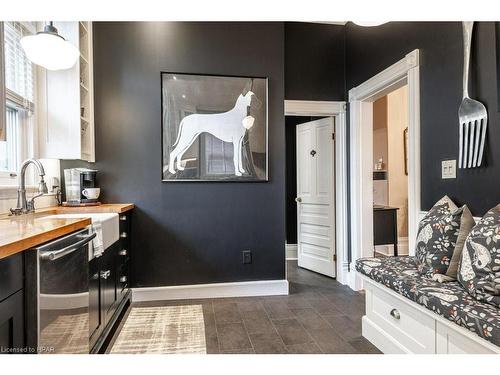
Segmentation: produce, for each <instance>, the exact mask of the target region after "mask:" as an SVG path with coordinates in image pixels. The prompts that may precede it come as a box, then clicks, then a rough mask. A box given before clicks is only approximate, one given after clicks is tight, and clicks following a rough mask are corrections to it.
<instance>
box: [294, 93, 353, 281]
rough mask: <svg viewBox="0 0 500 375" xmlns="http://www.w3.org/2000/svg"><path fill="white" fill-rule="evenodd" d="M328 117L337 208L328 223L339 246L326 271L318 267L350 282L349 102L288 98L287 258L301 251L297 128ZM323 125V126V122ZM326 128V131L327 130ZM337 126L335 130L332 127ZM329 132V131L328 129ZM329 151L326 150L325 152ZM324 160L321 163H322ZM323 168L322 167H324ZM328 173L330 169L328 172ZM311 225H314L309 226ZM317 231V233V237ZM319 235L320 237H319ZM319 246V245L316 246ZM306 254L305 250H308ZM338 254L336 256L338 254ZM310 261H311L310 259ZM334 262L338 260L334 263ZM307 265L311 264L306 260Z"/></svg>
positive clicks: (339, 279) (332, 236)
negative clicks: (299, 249)
mask: <svg viewBox="0 0 500 375" xmlns="http://www.w3.org/2000/svg"><path fill="white" fill-rule="evenodd" d="M321 119H326V120H323V121H326V122H328V124H326V123H325V124H323V127H324V129H329V130H328V132H329V133H328V134H329V136H328V140H329V146H330V147H331V159H330V160H331V168H332V173H329V175H330V176H331V188H330V194H331V198H332V201H331V204H332V205H333V207H334V208H333V212H332V213H331V216H330V217H329V219H328V221H327V223H326V224H327V225H326V226H329V227H330V228H331V230H332V233H331V235H330V237H331V238H330V239H331V241H333V244H334V245H335V247H333V246H331V247H330V249H331V250H330V251H333V249H334V250H335V254H333V253H330V255H329V256H328V260H329V263H330V266H329V267H328V270H327V271H326V272H322V271H321V269H320V268H319V269H317V270H318V271H319V272H322V273H324V274H328V275H329V276H334V277H336V278H337V281H339V282H341V283H346V279H345V275H346V271H347V266H348V262H347V259H348V246H347V224H348V219H347V160H346V155H347V150H346V147H347V136H346V106H345V102H326V101H323V102H320V101H302V100H286V101H285V123H286V139H287V141H286V144H287V150H286V155H287V163H286V165H287V167H286V174H287V179H286V185H287V187H286V190H287V203H286V207H287V215H286V217H287V243H286V244H285V247H286V254H287V260H290V259H293V258H295V259H297V258H298V256H299V254H298V248H299V246H298V244H299V240H298V238H300V234H298V232H299V231H300V229H299V230H297V226H298V225H297V224H299V219H298V216H297V213H298V207H297V205H298V203H297V202H296V201H295V198H298V195H297V187H298V186H297V149H296V146H297V129H298V126H300V125H299V124H303V123H307V122H314V121H317V120H320V121H322V120H321ZM320 128H321V126H320ZM324 129H323V131H326V130H324ZM330 129H333V130H330ZM332 133H334V134H335V140H333V139H332ZM325 134H326V133H325ZM333 142H335V147H333ZM313 149H314V148H312V149H309V150H308V154H307V155H309V157H310V158H314V157H315V156H316V155H317V152H318V150H316V149H314V151H316V153H315V156H314V157H313V156H311V154H310V152H311V151H313ZM324 154H325V153H324V152H322V155H324ZM320 164H321V163H320ZM320 168H321V167H320ZM333 171H335V178H334V176H333ZM327 174H328V173H327ZM309 229H311V228H310V227H309ZM314 236H316V234H313V237H314ZM316 239H318V238H316ZM315 249H317V248H315ZM304 255H305V254H304ZM334 255H335V257H334ZM308 256H309V257H313V256H314V254H309V255H308ZM306 263H307V262H306ZM332 264H334V265H333V266H332ZM304 267H308V265H307V264H305V266H304Z"/></svg>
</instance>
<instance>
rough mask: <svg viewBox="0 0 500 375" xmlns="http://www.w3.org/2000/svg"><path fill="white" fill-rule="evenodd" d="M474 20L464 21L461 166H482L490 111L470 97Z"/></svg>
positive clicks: (460, 123)
mask: <svg viewBox="0 0 500 375" xmlns="http://www.w3.org/2000/svg"><path fill="white" fill-rule="evenodd" d="M473 26H474V22H462V28H463V35H464V75H463V99H462V103H461V104H460V108H459V109H458V121H459V157H458V167H459V168H475V167H480V166H481V163H482V160H483V152H484V143H485V139H486V127H487V126H488V113H487V112H486V108H485V106H484V105H483V104H482V103H480V102H478V101H477V100H473V99H471V98H470V97H469V63H470V49H471V40H472V28H473Z"/></svg>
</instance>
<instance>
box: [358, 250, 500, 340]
mask: <svg viewBox="0 0 500 375" xmlns="http://www.w3.org/2000/svg"><path fill="white" fill-rule="evenodd" d="M417 267H418V266H417V260H416V257H388V258H363V259H359V260H357V261H356V271H358V272H360V273H361V274H363V275H365V276H367V277H369V278H371V279H372V280H374V281H376V282H378V283H380V284H383V285H385V286H386V287H388V288H390V289H392V290H394V291H395V292H397V293H399V294H400V295H402V296H404V297H406V298H408V299H410V300H411V301H413V302H416V303H418V304H419V305H422V306H424V307H425V308H427V309H429V310H431V311H433V312H435V313H436V314H438V315H441V316H443V317H444V318H446V319H448V320H450V321H452V322H454V323H455V324H458V325H459V326H462V327H464V328H466V329H468V330H470V331H472V332H474V333H476V334H477V335H479V336H481V337H482V338H484V339H485V340H488V341H490V342H492V343H493V344H495V345H497V346H500V309H498V308H497V307H495V306H493V305H490V304H487V303H482V302H479V301H477V300H476V299H475V298H474V297H472V296H471V295H470V294H468V293H467V292H466V291H465V290H464V289H463V288H462V286H461V285H460V284H459V283H458V282H455V281H454V282H448V283H439V282H437V281H434V280H432V279H429V278H427V277H425V276H422V275H421V274H420V273H419V271H418V268H417Z"/></svg>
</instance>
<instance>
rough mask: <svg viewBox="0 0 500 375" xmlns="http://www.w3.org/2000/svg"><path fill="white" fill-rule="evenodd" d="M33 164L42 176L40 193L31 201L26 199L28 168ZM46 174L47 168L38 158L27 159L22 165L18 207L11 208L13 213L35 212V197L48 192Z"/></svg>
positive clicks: (35, 196)
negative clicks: (44, 167)
mask: <svg viewBox="0 0 500 375" xmlns="http://www.w3.org/2000/svg"><path fill="white" fill-rule="evenodd" d="M30 164H33V165H34V166H35V167H36V169H37V170H38V175H39V176H40V182H39V183H38V194H35V195H34V196H33V197H32V198H31V199H30V200H29V201H28V200H27V199H26V168H28V165H30ZM44 176H45V170H44V169H43V165H42V163H40V161H39V160H37V159H28V160H25V161H24V163H23V164H22V165H21V175H20V177H19V189H17V207H16V208H11V209H10V214H11V215H22V214H29V213H31V212H35V198H38V197H40V196H42V195H43V194H46V193H47V192H48V189H47V184H46V183H45V180H44V179H43V177H44Z"/></svg>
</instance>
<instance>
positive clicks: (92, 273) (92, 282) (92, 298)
mask: <svg viewBox="0 0 500 375" xmlns="http://www.w3.org/2000/svg"><path fill="white" fill-rule="evenodd" d="M99 273H100V267H99V258H94V259H92V260H91V261H90V263H89V330H90V336H89V337H90V342H91V343H93V342H94V343H95V341H96V340H97V337H98V336H99V332H100V328H101V326H102V320H101V311H100V309H101V289H100V282H99V277H100V276H99Z"/></svg>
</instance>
